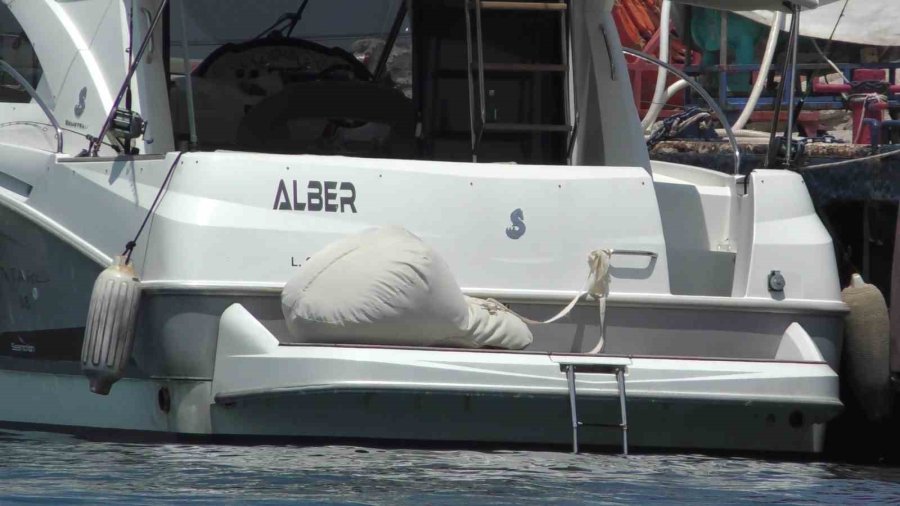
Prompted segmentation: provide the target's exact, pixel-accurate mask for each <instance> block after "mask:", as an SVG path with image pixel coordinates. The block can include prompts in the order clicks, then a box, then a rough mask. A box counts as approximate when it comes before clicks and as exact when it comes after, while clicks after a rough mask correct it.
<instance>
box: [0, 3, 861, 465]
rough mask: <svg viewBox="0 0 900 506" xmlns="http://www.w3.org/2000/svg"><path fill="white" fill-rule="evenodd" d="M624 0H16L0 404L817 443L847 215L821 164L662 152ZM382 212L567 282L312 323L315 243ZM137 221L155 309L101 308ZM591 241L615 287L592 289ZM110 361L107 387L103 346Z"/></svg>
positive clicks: (740, 444)
mask: <svg viewBox="0 0 900 506" xmlns="http://www.w3.org/2000/svg"><path fill="white" fill-rule="evenodd" d="M715 3H716V5H718V6H734V7H736V8H743V7H746V6H748V5H752V6H763V4H764V2H761V1H759V0H753V1H752V2H740V1H736V2H731V3H729V2H725V1H724V0H723V1H719V2H715ZM781 4H782V3H781V2H780V1H779V2H774V1H773V2H767V3H765V5H772V6H776V5H777V6H780V5H781ZM817 4H818V2H816V1H815V0H802V1H801V2H799V3H798V4H797V5H799V6H803V7H815V6H816V5H817ZM132 6H133V8H134V11H131V10H130V8H131V7H132ZM612 6H613V0H602V1H587V0H571V1H561V2H534V1H524V2H506V1H496V2H495V1H491V2H488V1H479V0H475V1H458V2H453V1H451V2H442V1H428V0H414V1H412V2H406V1H401V0H396V1H395V0H382V1H377V2H366V3H364V4H360V3H359V2H349V1H347V2H343V1H340V2H335V1H333V0H329V1H328V2H325V1H323V0H311V1H309V2H297V1H287V0H268V1H265V2H229V3H228V4H227V5H223V4H222V3H221V2H214V1H210V0H183V1H175V2H173V3H172V4H171V6H170V5H169V4H168V2H167V1H165V0H135V1H134V2H130V1H128V2H126V1H122V0H82V1H80V2H62V3H60V2H56V1H55V0H33V1H29V2H24V1H13V2H11V3H10V2H7V3H2V4H0V30H2V31H3V32H4V34H2V37H4V38H2V39H0V40H4V41H5V40H10V39H12V40H14V43H11V44H3V45H0V59H2V60H6V61H7V64H6V65H4V66H3V68H4V70H5V71H6V73H7V74H8V76H12V77H7V78H5V79H6V80H4V81H0V89H2V90H3V92H2V94H0V97H7V98H5V99H3V100H2V101H0V267H2V269H3V271H2V273H3V278H2V283H0V289H2V294H3V297H2V299H0V304H2V308H3V311H0V336H2V338H0V345H2V349H0V405H2V406H3V407H2V408H0V423H2V424H4V425H7V426H27V427H35V428H48V429H53V430H72V431H94V432H98V433H100V434H104V433H108V432H109V431H112V430H116V431H125V432H127V433H142V434H151V435H155V436H159V437H173V438H174V437H191V436H197V437H226V436H227V437H242V438H255V437H278V438H303V437H328V438H335V437H340V438H371V439H383V440H403V441H441V442H467V443H473V444H475V443H482V442H489V443H501V444H523V443H527V444H564V445H573V447H574V449H575V450H576V451H577V450H578V446H579V443H580V444H581V445H590V446H601V447H619V446H620V445H622V446H624V449H625V451H627V449H628V447H629V445H630V446H631V447H639V448H683V449H684V448H691V449H719V450H732V451H739V450H749V451H779V452H781V451H783V452H801V453H814V452H820V451H821V450H822V447H823V441H824V434H825V426H826V423H827V422H828V421H829V420H831V419H833V418H834V417H835V416H836V415H837V414H838V413H839V412H840V410H841V409H842V403H841V401H840V398H839V381H838V375H837V372H836V371H838V370H839V367H840V361H841V348H842V328H843V319H844V316H845V315H846V313H847V311H848V307H847V306H846V305H845V304H844V303H843V302H842V301H841V294H840V285H839V282H838V277H837V270H836V266H835V257H834V250H833V246H832V241H831V238H830V237H829V235H828V232H827V230H826V229H825V227H824V226H823V225H822V222H821V221H820V220H819V218H818V216H817V215H816V212H815V209H814V207H813V205H812V202H811V200H810V197H809V194H808V192H807V189H806V187H805V185H804V182H803V180H802V178H801V177H800V176H798V175H797V174H794V173H791V172H787V171H777V170H754V171H752V172H751V173H749V174H748V175H743V174H740V173H739V172H737V171H736V172H735V173H734V174H722V173H717V172H713V171H708V170H704V169H700V168H696V167H691V166H687V165H679V164H672V163H661V162H659V163H658V162H651V161H650V159H649V157H648V152H647V148H646V145H645V142H644V136H643V132H642V129H641V125H640V122H639V121H638V120H637V118H636V111H635V107H634V104H633V101H632V100H631V99H630V85H629V83H628V79H626V78H625V76H627V75H628V74H627V69H626V65H625V59H624V56H623V54H622V48H621V46H620V44H619V41H618V37H617V35H616V27H615V23H614V21H613V19H612V17H611V14H610V12H611V9H612ZM287 11H290V12H289V13H288V14H283V13H284V12H287ZM261 18H265V19H264V21H265V22H264V23H255V22H253V20H258V19H261ZM266 27H268V28H266ZM328 31H330V32H332V33H330V34H326V33H325V32H328ZM373 33H375V34H376V35H377V36H378V37H381V38H383V39H384V40H385V44H384V49H382V50H381V52H380V55H379V56H378V57H377V58H374V57H371V58H367V59H366V61H360V60H359V59H357V58H356V57H355V56H354V55H353V53H352V52H351V51H352V49H353V42H354V41H356V40H358V39H361V38H366V39H371V38H372V37H373ZM10 34H16V35H10ZM326 35H327V39H328V40H331V41H343V42H339V43H338V42H332V44H334V45H325V44H323V43H320V42H317V40H323V38H326V37H325V36H326ZM401 37H408V38H409V40H410V41H411V47H412V50H411V51H409V50H406V49H405V50H404V52H403V54H405V55H408V57H409V58H410V59H411V61H410V64H409V65H388V61H389V59H390V58H391V55H392V54H394V53H393V47H394V44H395V43H396V41H397V40H398V39H399V38H401ZM391 69H394V70H396V71H397V72H406V71H407V69H408V72H409V73H408V74H406V75H405V77H404V78H402V79H401V78H398V77H396V76H392V75H391V74H392V72H391ZM179 70H180V73H179ZM406 77H408V80H407V79H406ZM8 79H11V80H8ZM120 83H121V87H120V86H119V84H120ZM410 83H411V84H410ZM117 90H118V93H117ZM410 90H411V91H410ZM408 93H409V95H411V96H409V95H408ZM10 97H11V98H10ZM165 104H169V107H166V106H165ZM94 134H97V135H94ZM86 135H88V136H89V138H88V139H87V140H85V136H86ZM177 147H186V148H189V149H186V150H184V151H181V150H176V148H177ZM735 155H736V156H737V154H735ZM384 225H400V226H403V227H405V228H406V229H408V230H410V231H411V232H413V233H414V234H416V235H417V236H419V237H421V238H422V239H423V240H424V241H426V242H427V243H428V244H430V245H431V247H433V248H434V249H435V250H436V251H437V252H439V253H440V255H441V256H442V257H443V258H445V259H446V262H447V264H448V265H449V266H450V268H451V270H452V271H453V273H454V274H455V276H456V279H457V280H458V281H459V283H460V285H461V286H462V287H463V292H464V293H465V294H466V295H468V296H472V297H483V298H493V299H495V300H497V301H499V303H502V304H503V305H505V306H507V307H509V308H511V309H514V310H515V311H516V312H518V313H520V314H524V315H528V316H529V317H531V318H533V319H536V320H543V319H549V318H550V317H551V316H553V315H555V314H557V313H559V312H560V311H561V310H564V309H566V308H567V307H569V303H570V301H571V302H573V304H572V305H571V307H570V308H569V310H570V312H569V313H568V315H567V316H566V317H565V318H562V319H559V320H558V321H555V322H554V323H551V324H547V325H543V326H537V327H534V328H533V334H534V340H533V343H532V344H531V345H530V346H529V347H528V348H526V349H525V350H521V351H515V350H500V349H477V350H472V349H455V348H438V347H425V346H396V345H391V346H389V345H383V344H370V345H361V344H350V343H347V344H334V343H321V342H309V341H304V340H303V339H302V338H301V337H298V336H296V335H294V334H292V333H291V332H290V331H289V330H288V328H287V325H286V323H285V317H284V314H283V313H282V310H281V297H280V295H281V291H282V288H283V287H284V286H285V283H286V282H287V281H288V280H289V279H290V278H291V277H292V275H293V274H294V273H295V272H296V270H297V269H298V267H301V266H302V265H304V263H305V262H307V260H308V259H309V257H311V256H313V255H314V254H315V253H316V252H317V251H319V250H321V249H322V248H323V247H325V246H327V245H328V244H330V243H332V242H333V241H335V240H338V239H341V238H343V237H346V236H348V235H351V234H354V233H358V232H360V231H362V230H365V229H368V228H370V227H373V226H384ZM510 230H512V232H510ZM123 250H124V251H125V256H126V257H127V258H126V262H125V263H128V264H129V265H130V266H131V267H132V268H133V269H134V271H135V275H134V276H131V275H130V274H128V275H127V276H126V278H129V277H130V278H132V280H133V278H136V277H139V278H140V283H139V290H140V292H141V296H140V298H134V297H132V299H131V300H133V301H135V304H136V307H137V309H138V310H139V315H138V316H137V319H136V323H135V325H134V326H133V327H131V326H129V325H127V324H122V325H118V326H116V325H111V326H105V325H106V324H105V323H104V322H127V321H129V318H130V316H129V314H128V313H127V311H125V310H122V312H121V313H116V311H118V310H120V309H122V308H118V309H117V308H116V307H113V306H114V304H111V303H110V302H109V301H111V300H114V299H115V298H116V297H118V296H119V295H121V294H122V293H124V292H116V290H110V291H103V290H101V289H99V288H98V292H96V293H98V294H103V293H105V294H107V295H106V296H104V297H107V298H103V297H101V296H100V295H97V296H96V297H95V298H94V299H93V300H92V297H91V293H92V287H94V286H95V279H96V278H97V276H98V275H99V274H100V273H101V271H102V270H103V269H104V268H106V267H107V266H109V265H111V264H113V261H114V257H116V256H117V255H121V254H122V251H123ZM597 251H602V252H605V253H604V254H606V255H608V257H609V265H608V268H605V269H604V270H603V271H602V272H600V271H598V270H596V269H595V268H594V267H592V269H595V270H589V268H588V266H587V265H586V261H585V260H586V259H587V258H588V257H589V255H591V254H592V252H597ZM589 272H590V274H591V275H592V276H593V277H595V278H596V277H598V276H600V277H605V276H608V280H609V293H608V295H607V294H605V293H598V294H596V295H597V297H598V298H599V300H591V299H590V298H586V297H582V295H583V291H582V287H583V285H584V280H585V278H586V277H587V276H588V274H589ZM120 274H121V273H120ZM103 279H106V278H105V277H104V278H103ZM117 279H118V278H117ZM97 286H100V284H98V285H97ZM101 288H102V287H101ZM113 288H115V287H113ZM129 290H130V289H129ZM128 293H130V294H132V295H133V293H134V292H133V291H130V292H128ZM117 294H119V295H117ZM132 295H129V296H132ZM123 300H124V299H123ZM92 306H93V308H94V310H92V311H91V314H92V315H95V316H97V318H96V319H92V320H91V322H88V323H87V324H86V321H87V315H88V314H89V308H90V307H92ZM123 307H124V306H123ZM604 307H605V309H604ZM110 308H112V309H110ZM501 310H502V309H501ZM604 312H605V314H604ZM116 314H118V315H119V317H121V320H113V316H114V315H116ZM104 315H107V316H108V318H109V320H104V318H106V317H107V316H104ZM86 325H87V327H88V330H87V334H88V337H90V339H88V340H87V341H86V340H85V333H86V330H85V327H86ZM98 329H99V330H98ZM132 331H133V350H128V348H129V344H128V343H129V342H131V341H129V339H130V336H131V334H130V332H132ZM104 332H106V333H105V334H104ZM101 334H102V336H101ZM98 336H101V337H103V338H102V339H100V338H97V337H98ZM104 336H105V337H104ZM95 338H97V339H95ZM601 339H602V340H603V341H601ZM129 351H131V352H130V353H129ZM116 357H118V358H116ZM104 367H106V368H107V369H108V373H109V376H108V377H107V378H108V379H109V381H110V383H112V382H113V381H115V380H118V381H115V383H114V384H111V390H110V391H109V392H108V395H105V396H101V395H96V394H95V393H92V392H91V391H90V390H89V388H88V380H87V379H86V378H85V377H84V376H83V374H82V369H83V368H84V369H85V370H87V371H89V372H90V374H91V375H92V378H96V377H97V376H96V375H97V374H98V373H97V370H99V369H103V368H104ZM118 375H121V376H122V377H121V378H118ZM95 386H96V388H95V390H97V391H98V392H101V393H102V392H103V391H104V390H105V387H104V386H103V385H100V384H96V385H95Z"/></svg>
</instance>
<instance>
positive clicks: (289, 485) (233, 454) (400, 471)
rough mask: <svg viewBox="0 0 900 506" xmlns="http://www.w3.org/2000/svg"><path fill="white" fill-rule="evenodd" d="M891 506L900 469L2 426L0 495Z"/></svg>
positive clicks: (3, 500) (142, 500)
mask: <svg viewBox="0 0 900 506" xmlns="http://www.w3.org/2000/svg"><path fill="white" fill-rule="evenodd" d="M98 502H114V503H129V504H154V503H186V502H191V503H215V504H221V503H248V502H250V503H258V504H282V503H306V504H318V503H336V504H438V505H463V504H466V505H468V504H547V503H554V504H585V503H593V504H596V503H645V502H663V503H671V502H692V503H717V504H722V503H729V504H733V503H801V504H804V503H820V502H825V503H832V504H861V503H895V504H896V503H900V468H883V467H881V468H880V467H863V466H850V465H842V464H831V463H808V462H785V461H769V460H757V459H750V458H721V457H709V456H703V455H638V456H631V457H627V458H625V457H621V456H616V455H609V454H593V455H577V456H576V455H570V454H566V453H554V452H533V451H490V452H479V451H461V450H403V449H399V450H398V449H390V450H388V449H376V448H362V447H350V446H318V447H298V446H227V445H187V444H146V445H141V444H121V443H98V442H91V441H84V440H80V439H76V438H74V437H70V436H64V435H56V434H45V433H34V432H29V433H23V432H3V433H0V504H15V503H29V504H34V503H52V504H61V503H81V504H96V503H98Z"/></svg>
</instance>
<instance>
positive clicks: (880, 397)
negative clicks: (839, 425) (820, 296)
mask: <svg viewBox="0 0 900 506" xmlns="http://www.w3.org/2000/svg"><path fill="white" fill-rule="evenodd" d="M841 295H842V298H843V299H844V302H845V303H846V304H847V305H848V306H850V314H849V315H848V316H847V318H846V322H845V323H846V336H845V339H844V360H846V366H847V367H846V368H845V370H846V371H847V374H848V375H849V377H848V378H846V380H847V382H848V384H849V385H850V390H851V391H852V392H853V395H854V396H855V397H856V399H857V400H858V401H859V404H860V407H861V408H862V410H863V412H864V414H865V415H866V418H868V419H869V420H870V421H878V420H883V419H884V418H886V417H887V416H889V415H890V414H891V405H892V401H893V392H892V391H891V379H890V377H891V371H890V319H889V318H888V310H887V304H886V303H885V301H884V296H883V295H882V294H881V291H880V290H878V288H877V287H876V286H875V285H870V284H868V283H865V282H864V281H863V279H862V277H861V276H860V275H859V274H854V275H853V281H852V282H851V283H850V286H848V287H847V288H845V289H844V291H843V292H842V293H841Z"/></svg>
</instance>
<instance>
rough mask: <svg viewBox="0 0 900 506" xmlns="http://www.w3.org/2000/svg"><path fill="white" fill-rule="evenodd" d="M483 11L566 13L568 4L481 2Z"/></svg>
mask: <svg viewBox="0 0 900 506" xmlns="http://www.w3.org/2000/svg"><path fill="white" fill-rule="evenodd" d="M481 9H482V10H497V11H499V10H505V11H555V12H559V11H564V10H566V9H567V7H566V4H564V3H556V2H481Z"/></svg>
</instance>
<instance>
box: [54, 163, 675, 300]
mask: <svg viewBox="0 0 900 506" xmlns="http://www.w3.org/2000/svg"><path fill="white" fill-rule="evenodd" d="M170 160H171V158H170ZM169 163H170V161H165V162H162V161H161V162H160V163H159V164H156V165H155V167H154V168H153V169H152V170H143V169H141V170H137V171H135V174H134V175H135V177H136V178H137V181H136V182H137V185H136V186H135V185H133V184H132V182H131V180H130V179H131V177H125V178H118V179H112V178H111V177H110V175H109V173H108V172H107V171H102V172H101V171H98V170H97V169H99V166H96V165H95V164H73V165H71V167H72V168H74V169H75V170H76V171H77V172H78V174H79V176H81V177H82V178H87V179H89V180H90V181H92V182H93V183H94V184H95V185H97V186H99V187H98V188H96V191H97V192H98V193H105V194H107V195H109V192H108V191H107V190H105V189H103V188H102V187H110V188H109V189H110V190H112V191H113V192H115V193H116V194H118V195H119V199H121V200H122V202H121V205H122V206H123V208H124V209H127V210H128V211H129V212H134V211H136V209H135V208H134V205H133V204H132V203H131V202H133V200H135V199H138V201H139V202H140V203H141V206H142V207H143V206H147V205H149V203H150V201H152V198H153V195H154V194H155V191H154V187H155V186H156V185H158V184H159V179H160V178H161V176H162V172H164V171H165V169H167V168H168V164H169ZM164 165H165V167H164ZM128 176H131V174H128ZM144 181H147V184H148V186H145V185H144ZM85 191H93V190H88V188H85ZM80 212H81V213H82V214H83V213H85V212H87V209H85V208H84V207H82V209H81V211H80ZM111 212H113V211H112V210H110V209H96V210H93V211H90V213H95V214H96V216H95V218H88V217H86V216H83V217H82V218H81V220H91V219H103V220H109V218H108V215H109V214H110V213H111ZM101 217H102V218H101ZM132 219H133V218H132ZM381 225H400V226H403V227H405V228H407V229H409V230H410V231H412V232H413V233H415V234H416V235H418V236H420V237H421V238H422V239H424V240H425V241H426V242H428V243H429V244H431V245H433V246H434V247H435V248H436V249H437V250H438V251H439V252H440V253H441V254H442V255H443V256H444V257H445V259H446V260H447V262H448V263H449V264H450V267H451V269H452V270H453V272H454V274H455V275H456V277H457V280H458V282H459V283H460V285H462V286H463V287H466V288H472V289H478V288H490V289H516V290H555V291H561V292H575V291H578V290H580V289H581V288H582V286H583V285H584V282H585V279H586V277H587V274H588V265H587V257H588V254H589V253H590V252H591V251H593V250H595V249H601V248H616V249H630V250H647V251H652V252H654V253H657V254H658V255H659V258H657V259H656V260H652V259H650V258H649V257H627V256H621V257H620V256H616V257H615V258H614V260H613V263H612V270H611V273H612V277H613V280H612V289H613V291H614V292H638V293H668V273H667V267H666V257H665V243H664V239H663V234H662V226H661V222H660V218H659V210H658V207H657V203H656V195H655V193H654V190H653V183H652V181H651V179H650V176H649V175H648V174H647V172H646V171H645V170H644V169H642V168H639V167H542V166H516V165H500V164H489V165H486V164H481V165H476V164H465V163H437V162H418V161H402V160H378V159H358V158H343V157H318V156H272V155H257V154H250V153H225V152H220V153H203V154H187V155H185V156H184V157H183V158H182V161H181V164H180V165H179V167H178V168H177V169H176V171H175V175H174V177H173V179H172V183H171V185H170V188H169V191H168V192H167V193H166V195H165V198H164V199H163V202H162V205H161V206H160V208H159V211H158V214H157V216H156V217H155V218H154V220H153V221H152V226H151V228H150V229H148V232H147V233H146V234H145V236H144V237H143V238H142V243H141V244H142V245H141V247H139V249H138V251H139V252H142V251H143V244H144V242H143V241H144V240H149V247H148V250H147V252H146V255H143V254H141V255H140V257H143V258H140V257H139V262H140V263H139V265H143V269H142V270H143V272H142V278H143V279H144V280H161V281H196V282H256V283H284V282H285V281H286V280H287V279H288V278H289V277H290V276H291V273H292V272H293V269H295V268H296V267H297V266H298V265H301V264H302V263H303V262H304V261H305V259H306V258H307V257H308V256H309V255H311V254H312V253H314V252H315V251H317V250H319V249H320V248H322V247H323V246H325V245H326V244H328V243H329V242H331V241H333V240H335V239H337V238H339V237H341V236H342V235H345V234H348V233H353V232H356V231H360V230H363V229H366V228H369V227H375V226H381ZM135 229H136V225H135ZM132 233H133V231H132V230H127V231H125V230H123V231H122V238H121V240H120V241H118V242H121V243H122V244H124V241H125V240H127V239H128V238H127V237H126V236H130V235H131V234H132ZM111 253H114V252H111Z"/></svg>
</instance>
